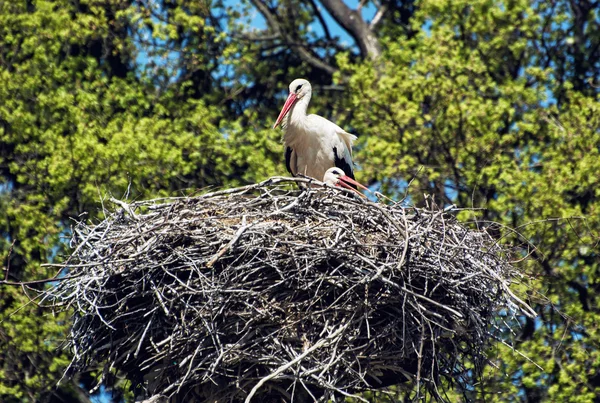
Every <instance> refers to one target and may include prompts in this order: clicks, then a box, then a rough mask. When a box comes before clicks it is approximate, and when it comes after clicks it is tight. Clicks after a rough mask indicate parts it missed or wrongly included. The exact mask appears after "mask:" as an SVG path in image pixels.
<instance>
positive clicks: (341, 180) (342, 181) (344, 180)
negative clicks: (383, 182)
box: [338, 175, 369, 196]
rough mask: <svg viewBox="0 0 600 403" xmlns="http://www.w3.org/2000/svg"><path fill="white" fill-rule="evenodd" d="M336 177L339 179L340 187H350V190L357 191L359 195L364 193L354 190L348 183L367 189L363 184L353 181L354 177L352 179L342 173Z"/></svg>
mask: <svg viewBox="0 0 600 403" xmlns="http://www.w3.org/2000/svg"><path fill="white" fill-rule="evenodd" d="M338 179H339V181H338V185H340V186H342V187H345V188H346V189H350V190H352V191H354V192H356V193H358V194H359V195H361V196H364V195H363V194H362V193H360V192H359V191H358V190H356V189H355V188H353V187H352V186H350V185H354V186H357V187H359V188H361V189H364V190H369V188H368V187H366V186H364V185H363V184H361V183H359V182H357V181H355V180H354V179H352V178H351V177H349V176H346V175H343V176H340V177H339V178H338Z"/></svg>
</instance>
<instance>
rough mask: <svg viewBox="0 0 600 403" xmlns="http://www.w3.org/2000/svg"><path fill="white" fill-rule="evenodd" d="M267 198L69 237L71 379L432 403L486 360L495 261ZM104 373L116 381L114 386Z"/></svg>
mask: <svg viewBox="0 0 600 403" xmlns="http://www.w3.org/2000/svg"><path fill="white" fill-rule="evenodd" d="M301 181H307V179H303V178H294V179H291V178H271V179H270V180H268V181H265V182H262V183H259V184H256V185H251V186H246V187H242V188H238V189H230V190H224V191H218V192H213V193H209V194H206V195H204V196H199V197H184V198H175V199H168V200H167V199H161V200H153V201H139V202H133V203H130V204H126V203H124V202H117V201H115V202H116V203H119V206H118V208H117V209H116V211H114V212H113V213H111V214H110V215H108V216H107V218H106V219H105V220H104V221H101V222H99V223H97V224H94V225H92V224H89V223H84V222H81V223H79V224H78V225H77V226H76V227H75V228H74V236H73V240H72V243H73V244H72V246H73V248H74V251H73V253H72V255H71V256H70V257H68V259H67V260H66V262H65V267H67V268H68V277H67V278H65V279H63V280H62V281H59V283H58V284H57V285H56V287H54V288H53V289H51V290H49V291H48V295H47V296H46V297H47V298H51V299H52V301H53V302H54V303H56V304H60V305H61V306H63V307H64V306H68V307H70V308H71V309H73V311H74V315H73V326H72V329H71V333H70V337H69V343H70V346H71V348H72V351H73V353H74V359H73V362H72V366H71V368H72V370H74V371H77V370H83V369H89V368H90V367H97V366H98V365H102V366H103V368H104V372H105V374H110V373H111V371H113V370H119V371H121V372H122V373H123V372H124V373H126V374H127V376H128V378H129V379H130V380H131V381H132V383H133V385H134V387H135V391H136V393H137V395H138V396H141V397H143V398H149V397H153V399H156V398H157V397H159V396H160V397H172V396H176V397H178V398H179V399H180V400H181V399H182V398H183V401H209V400H210V401H225V400H227V401H244V400H246V401H250V399H252V400H253V401H265V400H266V399H267V398H268V397H271V398H273V397H275V400H277V401H281V400H282V399H283V400H291V399H292V397H294V398H295V400H294V401H303V400H309V401H312V400H313V399H314V400H319V399H321V400H326V399H331V398H334V399H335V398H336V396H343V395H351V394H355V393H358V392H361V391H364V390H368V389H373V388H380V387H383V386H388V385H393V384H400V383H404V382H407V381H408V382H412V383H413V384H414V385H417V386H418V388H417V389H419V388H421V389H422V388H426V389H428V390H429V391H430V392H433V393H434V395H437V396H439V395H438V393H437V388H436V385H437V384H438V382H439V380H440V379H441V378H442V377H443V378H446V379H447V380H451V381H455V382H456V381H460V376H461V374H464V373H465V372H467V371H466V370H465V364H466V363H467V362H469V363H471V365H472V364H473V363H477V362H481V360H482V359H485V349H486V348H487V347H489V343H490V324H491V323H492V322H493V318H494V315H495V313H496V311H497V309H498V308H499V307H509V308H512V309H517V306H521V307H524V308H525V309H526V308H527V306H526V305H524V304H522V302H521V301H520V300H519V299H518V298H517V297H516V296H514V295H513V294H512V293H511V292H510V290H509V289H508V284H509V283H510V281H511V279H512V278H513V277H514V276H515V274H516V273H515V272H514V270H513V268H512V267H511V265H510V264H509V256H508V254H507V251H506V250H505V249H504V248H503V247H502V246H501V245H500V244H499V243H497V242H496V240H494V239H492V237H490V236H489V235H488V233H486V232H485V231H479V230H476V229H469V228H467V227H465V226H464V225H462V224H461V223H459V222H457V220H456V219H455V218H454V217H453V216H452V215H451V213H450V209H446V210H441V209H439V208H438V207H436V206H433V205H430V206H429V207H428V208H424V209H416V208H405V207H402V206H401V205H400V204H396V203H389V202H388V203H387V204H386V203H377V202H369V201H366V200H364V199H361V198H359V197H357V196H352V195H351V192H349V191H347V190H341V189H333V188H326V187H321V188H312V189H308V190H303V191H300V190H293V187H291V186H289V184H290V182H301ZM113 372H114V371H113Z"/></svg>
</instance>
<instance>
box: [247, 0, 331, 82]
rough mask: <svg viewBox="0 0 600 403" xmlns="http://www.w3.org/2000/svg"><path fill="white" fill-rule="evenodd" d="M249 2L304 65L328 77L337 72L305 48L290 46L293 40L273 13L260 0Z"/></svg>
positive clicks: (302, 46)
mask: <svg viewBox="0 0 600 403" xmlns="http://www.w3.org/2000/svg"><path fill="white" fill-rule="evenodd" d="M251 1H252V4H254V6H255V7H256V8H257V9H258V11H259V12H260V13H261V14H262V15H263V17H265V20H267V24H268V25H269V27H270V28H271V29H272V30H273V31H274V33H275V34H278V35H281V37H282V38H283V39H284V41H285V43H286V44H287V45H288V46H291V47H293V48H294V49H295V50H296V52H297V53H298V56H300V58H301V59H302V60H304V61H305V62H306V63H308V64H310V65H312V66H313V67H316V68H318V69H321V70H323V71H325V72H327V73H328V74H330V75H333V74H334V73H335V72H337V69H336V68H335V67H333V66H331V65H329V64H327V63H325V62H324V61H323V60H321V59H320V58H319V57H317V56H315V55H314V54H312V53H311V52H310V51H309V50H308V49H307V48H306V46H304V45H297V44H296V45H292V43H294V40H293V38H292V37H291V36H290V35H288V34H287V33H286V32H285V31H284V29H283V28H282V27H281V24H280V23H279V21H277V18H276V16H275V14H273V12H271V9H270V8H269V7H268V6H267V5H266V4H265V3H264V2H263V1H262V0H251Z"/></svg>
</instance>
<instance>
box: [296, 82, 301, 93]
mask: <svg viewBox="0 0 600 403" xmlns="http://www.w3.org/2000/svg"><path fill="white" fill-rule="evenodd" d="M300 88H302V84H300V85H299V86H297V87H296V92H298V91H300Z"/></svg>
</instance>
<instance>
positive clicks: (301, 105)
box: [288, 93, 310, 125]
mask: <svg viewBox="0 0 600 403" xmlns="http://www.w3.org/2000/svg"><path fill="white" fill-rule="evenodd" d="M309 102H310V93H309V94H306V95H305V96H303V97H302V99H300V100H299V101H298V102H296V103H295V104H294V106H292V109H290V113H288V120H289V124H290V125H298V124H299V123H300V122H302V121H303V120H304V118H306V110H307V109H308V103H309Z"/></svg>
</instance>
